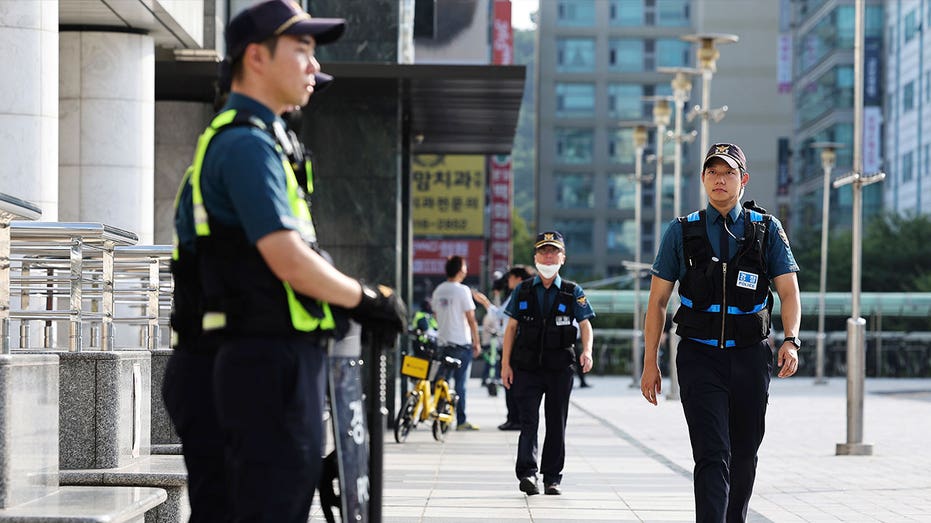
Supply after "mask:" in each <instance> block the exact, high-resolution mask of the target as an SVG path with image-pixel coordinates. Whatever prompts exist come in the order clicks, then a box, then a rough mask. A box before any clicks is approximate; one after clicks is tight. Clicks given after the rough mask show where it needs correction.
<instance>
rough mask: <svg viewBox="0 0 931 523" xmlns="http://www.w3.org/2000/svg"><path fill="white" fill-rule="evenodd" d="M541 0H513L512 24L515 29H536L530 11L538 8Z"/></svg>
mask: <svg viewBox="0 0 931 523" xmlns="http://www.w3.org/2000/svg"><path fill="white" fill-rule="evenodd" d="M539 3H540V0H511V25H512V26H513V27H514V29H536V27H537V26H536V24H534V23H533V22H532V21H530V13H532V12H534V11H536V10H537V8H538V7H539Z"/></svg>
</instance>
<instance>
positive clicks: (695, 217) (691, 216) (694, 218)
mask: <svg viewBox="0 0 931 523" xmlns="http://www.w3.org/2000/svg"><path fill="white" fill-rule="evenodd" d="M686 221H690V222H697V221H698V211H695V212H693V213H692V214H689V215H688V217H687V218H686Z"/></svg>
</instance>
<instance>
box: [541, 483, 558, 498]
mask: <svg viewBox="0 0 931 523" xmlns="http://www.w3.org/2000/svg"><path fill="white" fill-rule="evenodd" d="M543 493H544V494H546V495H547V496H559V495H561V494H562V491H561V490H559V485H558V484H556V483H553V484H552V485H547V486H546V489H544V490H543Z"/></svg>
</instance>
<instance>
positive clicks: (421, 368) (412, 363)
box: [401, 354, 430, 380]
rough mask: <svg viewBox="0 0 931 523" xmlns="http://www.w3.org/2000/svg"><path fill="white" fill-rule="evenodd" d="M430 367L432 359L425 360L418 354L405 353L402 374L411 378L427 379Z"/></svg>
mask: <svg viewBox="0 0 931 523" xmlns="http://www.w3.org/2000/svg"><path fill="white" fill-rule="evenodd" d="M429 369H430V360H425V359H423V358H418V357H416V356H410V355H408V354H405V355H404V360H403V361H402V362H401V374H403V375H405V376H408V377H410V378H414V379H418V380H422V379H426V377H427V374H428V372H427V371H428V370H429Z"/></svg>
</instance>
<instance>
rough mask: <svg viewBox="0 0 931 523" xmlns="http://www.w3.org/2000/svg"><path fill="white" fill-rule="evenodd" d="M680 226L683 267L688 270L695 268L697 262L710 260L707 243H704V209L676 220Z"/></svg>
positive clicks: (705, 218)
mask: <svg viewBox="0 0 931 523" xmlns="http://www.w3.org/2000/svg"><path fill="white" fill-rule="evenodd" d="M676 219H677V220H678V221H679V223H680V224H681V225H682V253H683V255H684V256H685V267H686V269H690V268H693V267H695V266H696V264H697V263H698V260H703V259H706V258H710V257H711V256H712V254H713V253H712V252H709V250H708V249H709V247H710V245H709V243H708V242H707V241H706V238H707V232H706V230H705V220H707V217H706V213H705V211H704V209H702V210H700V211H696V212H693V213H692V214H689V215H688V216H680V217H679V218H676Z"/></svg>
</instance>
